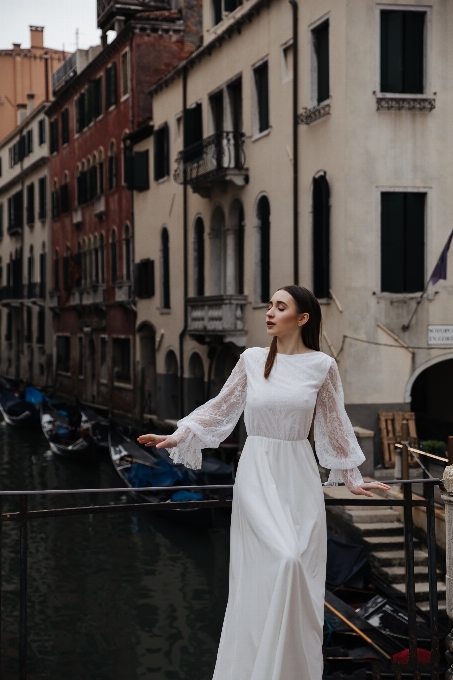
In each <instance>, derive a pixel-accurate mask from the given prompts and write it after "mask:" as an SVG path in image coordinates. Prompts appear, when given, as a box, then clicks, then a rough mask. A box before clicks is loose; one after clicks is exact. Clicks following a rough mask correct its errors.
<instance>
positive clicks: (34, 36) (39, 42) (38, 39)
mask: <svg viewBox="0 0 453 680" xmlns="http://www.w3.org/2000/svg"><path fill="white" fill-rule="evenodd" d="M30 46H31V47H44V26H30Z"/></svg>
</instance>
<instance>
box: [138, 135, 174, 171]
mask: <svg viewBox="0 0 453 680" xmlns="http://www.w3.org/2000/svg"><path fill="white" fill-rule="evenodd" d="M134 155H135V154H134ZM169 174H170V160H169V139H168V125H167V123H165V124H164V125H162V127H160V128H158V129H157V130H156V131H155V132H154V179H155V181H156V182H157V181H158V180H159V179H163V178H164V177H168V175H169Z"/></svg>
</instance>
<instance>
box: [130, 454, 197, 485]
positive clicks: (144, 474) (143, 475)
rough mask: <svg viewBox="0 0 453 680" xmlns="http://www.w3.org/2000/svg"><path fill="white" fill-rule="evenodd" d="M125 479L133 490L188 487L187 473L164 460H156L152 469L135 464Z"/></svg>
mask: <svg viewBox="0 0 453 680" xmlns="http://www.w3.org/2000/svg"><path fill="white" fill-rule="evenodd" d="M127 478H128V481H129V483H130V484H132V486H133V487H134V489H139V488H140V487H144V486H176V485H178V484H181V485H186V484H187V485H190V481H189V478H188V476H187V472H186V471H185V470H184V471H182V470H179V469H178V468H176V467H175V466H174V465H171V464H170V463H168V462H167V461H166V460H156V461H155V462H154V463H153V467H149V465H143V464H142V463H136V464H135V465H133V466H132V467H131V469H130V471H129V472H128V476H127Z"/></svg>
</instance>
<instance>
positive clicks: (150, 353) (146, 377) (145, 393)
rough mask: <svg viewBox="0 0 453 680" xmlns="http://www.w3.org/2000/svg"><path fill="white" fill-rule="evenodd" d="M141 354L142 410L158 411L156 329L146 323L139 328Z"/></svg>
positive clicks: (146, 411)
mask: <svg viewBox="0 0 453 680" xmlns="http://www.w3.org/2000/svg"><path fill="white" fill-rule="evenodd" d="M138 342H139V356H140V399H141V404H140V410H141V412H142V413H147V414H152V413H156V408H157V405H156V331H155V329H154V327H153V326H152V325H151V324H149V323H146V324H144V325H142V326H140V327H139V329H138Z"/></svg>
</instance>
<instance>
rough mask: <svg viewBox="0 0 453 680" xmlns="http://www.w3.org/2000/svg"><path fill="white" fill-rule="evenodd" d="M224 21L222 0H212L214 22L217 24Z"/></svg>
mask: <svg viewBox="0 0 453 680" xmlns="http://www.w3.org/2000/svg"><path fill="white" fill-rule="evenodd" d="M221 21H222V0H212V24H213V26H217V24H220V22H221Z"/></svg>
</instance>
